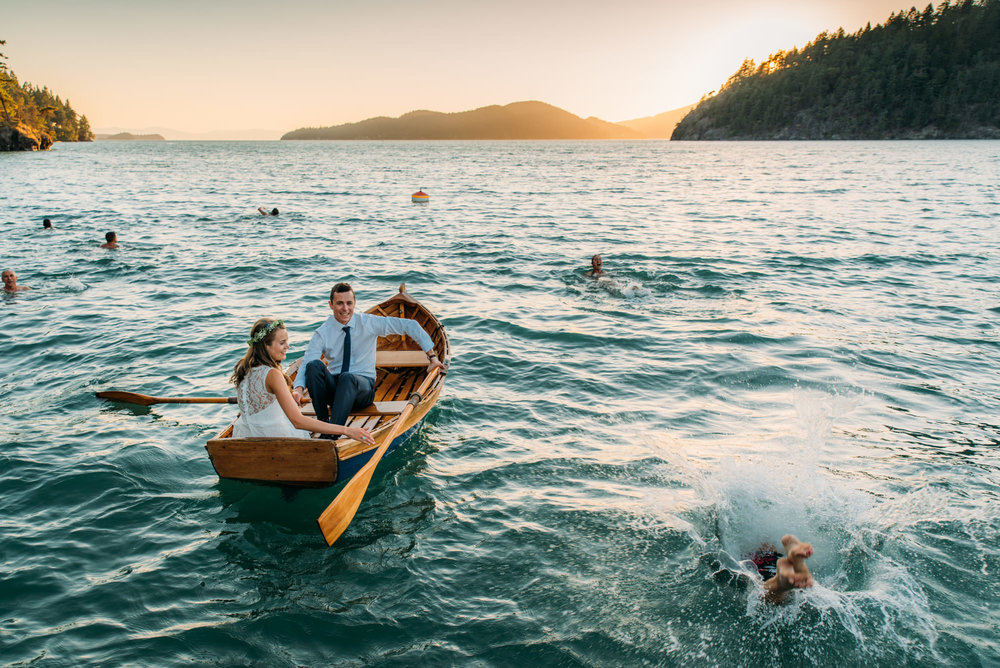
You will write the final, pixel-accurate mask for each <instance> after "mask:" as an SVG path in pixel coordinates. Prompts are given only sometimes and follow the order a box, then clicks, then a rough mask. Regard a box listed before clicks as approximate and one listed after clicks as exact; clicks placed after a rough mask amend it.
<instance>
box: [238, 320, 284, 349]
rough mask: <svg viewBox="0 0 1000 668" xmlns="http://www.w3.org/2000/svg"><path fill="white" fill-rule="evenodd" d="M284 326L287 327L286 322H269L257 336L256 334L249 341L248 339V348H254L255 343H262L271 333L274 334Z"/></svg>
mask: <svg viewBox="0 0 1000 668" xmlns="http://www.w3.org/2000/svg"><path fill="white" fill-rule="evenodd" d="M284 326H285V321H284V320H272V321H271V322H269V323H267V324H266V325H264V326H263V327H261V328H260V330H258V332H257V333H256V334H254V335H253V336H251V337H250V338H249V339H247V345H248V346H252V345H253V344H255V343H260V342H261V341H263V340H264V338H265V337H266V336H267V335H268V334H270V333H271V332H273V331H274V330H276V329H277V328H279V327H284Z"/></svg>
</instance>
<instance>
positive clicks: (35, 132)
mask: <svg viewBox="0 0 1000 668" xmlns="http://www.w3.org/2000/svg"><path fill="white" fill-rule="evenodd" d="M4 44H5V42H4V41H3V40H0V46H3V45H4ZM5 59H6V57H5V56H4V54H3V53H0V150H17V149H25V148H28V149H30V148H48V147H49V146H51V145H52V142H53V141H91V140H93V139H94V133H93V132H91V130H90V123H89V122H88V121H87V117H86V116H80V115H77V113H76V112H75V111H74V110H73V107H72V106H71V105H70V103H69V100H66V101H63V100H62V99H60V98H59V96H58V95H55V94H53V93H52V91H50V90H49V89H48V88H46V87H41V88H39V87H38V86H33V85H31V84H30V83H21V82H19V81H18V79H17V76H16V75H15V74H14V73H13V72H12V71H11V70H10V69H9V68H8V67H7V64H6V62H5Z"/></svg>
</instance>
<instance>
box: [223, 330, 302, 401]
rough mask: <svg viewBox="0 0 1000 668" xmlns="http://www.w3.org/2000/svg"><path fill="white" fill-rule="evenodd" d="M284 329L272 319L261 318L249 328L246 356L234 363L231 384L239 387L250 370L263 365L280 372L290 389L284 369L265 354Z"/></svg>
mask: <svg viewBox="0 0 1000 668" xmlns="http://www.w3.org/2000/svg"><path fill="white" fill-rule="evenodd" d="M284 328H285V323H283V322H282V321H280V320H275V319H274V318H261V319H260V320H258V321H257V322H255V323H254V324H253V327H251V328H250V340H249V341H247V344H248V345H249V347H248V348H247V352H246V355H244V356H243V359H241V360H240V361H239V362H237V363H236V367H235V368H233V375H232V377H230V379H229V380H230V381H231V382H232V383H233V384H235V385H239V384H240V383H241V382H243V379H244V378H246V377H247V374H248V373H250V369H252V368H254V367H255V366H262V365H263V366H269V367H272V368H275V369H277V370H278V371H281V375H282V376H284V377H285V382H286V383H288V389H292V381H291V379H290V378H289V377H288V375H287V374H286V373H285V371H284V369H282V368H281V365H280V364H278V362H276V361H275V360H274V358H273V357H271V353H269V352H267V346H269V345H270V344H271V343H272V342H273V341H274V337H275V336H277V335H278V330H281V329H284Z"/></svg>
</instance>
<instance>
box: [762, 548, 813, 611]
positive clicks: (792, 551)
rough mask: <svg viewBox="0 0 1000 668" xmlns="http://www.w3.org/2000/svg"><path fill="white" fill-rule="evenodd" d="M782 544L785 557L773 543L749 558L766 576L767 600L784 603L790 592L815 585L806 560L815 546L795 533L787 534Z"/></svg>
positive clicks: (765, 595)
mask: <svg viewBox="0 0 1000 668" xmlns="http://www.w3.org/2000/svg"><path fill="white" fill-rule="evenodd" d="M781 545H782V546H783V547H784V548H785V555H784V556H783V555H782V554H781V553H780V552H778V551H777V549H775V547H774V546H773V545H762V546H761V548H760V549H759V550H757V552H755V553H754V554H753V555H751V557H750V560H751V561H753V563H754V565H755V566H757V572H758V573H760V576H761V578H763V579H764V600H765V601H767V602H768V603H774V604H778V603H781V602H782V601H783V600H784V598H785V594H786V593H787V592H790V591H791V590H793V589H805V588H806V587H812V586H813V578H812V574H811V573H810V572H809V567H808V566H806V559H808V558H809V557H811V556H812V554H813V548H812V545H810V544H809V543H803V542H802V541H800V540H799V539H798V538H796V537H795V536H793V535H792V534H787V535H785V536H784V537H783V538H782V539H781Z"/></svg>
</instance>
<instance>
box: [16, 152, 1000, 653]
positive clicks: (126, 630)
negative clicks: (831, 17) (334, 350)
mask: <svg viewBox="0 0 1000 668" xmlns="http://www.w3.org/2000/svg"><path fill="white" fill-rule="evenodd" d="M998 183H1000V142H898V143H878V142H871V143H865V142H858V143H855V142H836V143H833V142H831V143H796V142H790V143H743V144H735V143H713V144H695V143H669V142H653V141H650V142H593V143H592V142H565V143H562V142H539V143H534V142H509V143H508V142H468V143H452V142H439V143H422V142H409V143H379V142H342V143H341V142H329V143H323V142H320V143H312V142H263V143H252V142H248V143H241V142H232V143H226V142H218V143H194V142H189V143H184V142H164V143H116V142H107V143H95V144H80V145H67V144H58V145H56V147H55V149H54V150H52V151H49V152H44V153H32V154H16V155H15V154H0V231H2V236H0V248H2V256H0V257H2V258H3V260H2V261H3V265H4V267H11V268H14V269H15V270H16V271H17V273H18V278H19V282H20V283H22V284H24V285H29V286H31V287H32V288H34V290H32V291H30V292H23V293H19V294H16V295H3V296H0V318H2V323H3V325H2V328H0V349H2V351H3V352H2V355H0V363H2V379H3V380H2V385H0V429H2V444H0V475H2V494H0V525H2V527H3V529H2V531H3V535H2V541H0V556H2V564H3V566H2V571H0V659H2V660H3V662H5V663H9V664H14V665H18V664H28V663H32V662H37V663H38V664H40V665H66V666H78V665H105V666H107V665H144V666H180V665H190V664H198V663H207V664H222V665H240V664H248V663H255V664H259V665H269V666H298V665H330V664H339V665H352V664H354V665H360V664H365V665H388V666H391V665H398V666H409V665H453V664H458V665H469V664H472V665H490V666H493V665H495V666H507V665H517V664H520V665H540V664H541V665H565V666H575V665H587V666H589V665H594V666H607V665H639V664H652V665H678V664H685V665H716V664H736V665H769V664H774V665H777V664H786V665H787V664H796V665H797V664H824V665H831V664H841V665H843V664H859V663H868V664H873V665H892V664H901V663H908V664H911V665H927V666H933V665H941V664H946V665H955V666H965V665H977V664H984V665H986V664H997V663H1000V639H998V633H997V628H998V626H1000V584H998V582H1000V580H998V575H1000V510H998V508H1000V494H998V487H997V485H998V483H1000V475H998V465H1000V453H998V450H1000V374H998V371H997V369H998V364H997V362H998V353H1000V296H998V286H997V281H998V279H1000V230H998V228H1000V225H998V223H1000V197H998V195H1000V187H998V185H997V184H998ZM418 188H423V189H424V190H425V191H427V192H428V193H429V194H430V196H431V199H430V203H429V204H426V205H420V204H411V203H410V201H409V194H410V193H411V192H413V191H414V190H416V189H418ZM258 206H265V207H267V208H271V207H278V208H279V209H280V210H281V215H280V216H278V217H276V218H274V217H268V218H264V217H262V216H260V215H258V214H257V213H256V208H257V207H258ZM43 216H48V217H50V218H52V220H53V222H54V224H55V228H56V229H54V230H52V231H49V232H42V230H41V220H42V217H43ZM108 230H115V231H117V232H118V235H119V238H120V241H121V245H122V249H121V250H120V251H117V252H114V251H106V250H101V249H99V248H98V244H99V243H100V241H102V239H103V235H104V232H106V231H108ZM598 252H600V253H603V254H604V259H605V268H606V269H607V270H609V271H610V272H611V274H612V276H611V277H610V278H608V279H603V280H599V281H593V280H590V279H586V278H584V277H583V271H584V269H585V268H586V266H587V265H588V261H589V257H590V256H591V255H592V254H594V253H598ZM338 280H349V281H351V282H352V283H353V284H354V285H355V287H356V288H357V296H358V300H359V305H360V306H361V307H362V308H367V307H368V306H371V305H372V304H374V303H376V302H378V301H381V300H382V299H384V298H386V297H388V296H390V295H391V294H393V293H394V292H395V290H396V288H397V287H398V285H399V284H400V283H402V282H405V283H406V284H407V287H408V290H409V291H410V293H411V294H412V295H414V296H415V297H417V298H419V299H420V300H422V301H423V302H424V303H425V304H426V305H428V306H429V307H431V308H432V310H434V312H435V313H436V314H437V315H438V316H439V317H440V318H441V320H442V322H443V323H444V324H445V326H446V327H447V328H448V331H449V335H450V337H451V341H452V347H453V353H454V358H453V360H452V366H451V371H450V373H449V375H448V381H447V384H446V388H445V392H444V393H443V395H442V399H441V401H440V402H439V403H438V405H437V407H436V408H435V409H434V411H433V412H432V413H431V414H430V416H429V418H428V420H427V421H426V423H425V425H424V427H423V429H422V430H421V431H420V432H419V433H418V434H417V435H416V436H414V437H413V438H412V439H411V440H410V441H409V442H408V443H407V444H406V445H405V446H403V447H402V448H400V449H399V450H397V451H396V452H394V453H393V454H391V455H390V456H388V457H386V459H384V460H383V461H382V463H381V464H380V465H379V467H378V469H377V471H376V473H375V477H374V479H373V481H372V484H371V486H370V488H369V491H368V495H367V497H366V498H365V501H364V503H363V504H362V506H361V508H360V510H359V511H358V514H357V516H356V518H355V520H354V522H353V524H352V525H351V526H350V528H349V529H348V530H347V532H346V533H345V534H344V536H343V537H342V538H341V540H340V541H339V542H338V543H337V544H336V545H335V546H334V547H333V548H330V549H328V548H327V547H326V544H325V542H324V541H323V539H322V536H321V535H320V533H319V531H318V529H317V526H316V523H315V519H316V517H317V515H318V514H319V513H320V512H321V511H322V509H323V508H324V507H325V506H326V505H327V503H329V502H330V500H331V499H332V498H333V497H334V495H335V494H336V492H337V488H332V489H331V488H327V489H319V490H304V491H299V492H292V491H289V490H282V489H281V488H276V487H268V486H263V485H257V484H250V483H241V482H235V481H223V480H219V478H218V477H217V476H216V475H215V472H214V470H213V469H212V466H211V464H210V462H209V460H208V457H207V455H206V453H205V449H204V443H205V440H206V439H207V438H209V437H211V436H213V435H214V434H215V433H217V432H218V431H219V430H220V429H221V428H222V427H223V426H225V424H227V423H228V422H229V421H230V420H231V419H232V418H233V417H234V414H235V407H233V406H228V405H224V406H218V405H157V406H152V407H148V408H138V407H135V408H129V407H127V406H124V405H119V404H107V403H103V402H101V401H99V400H97V399H96V398H95V397H94V392H95V391H97V390H102V389H110V388H115V389H126V390H132V391H136V392H141V393H145V394H152V395H157V396H190V395H195V396H199V395H200V396H204V395H216V396H225V395H228V394H231V393H232V391H233V390H232V388H231V386H229V385H228V384H227V378H228V375H229V373H230V371H231V369H232V366H233V364H234V363H235V362H236V360H237V359H238V358H239V356H240V355H241V354H242V352H243V350H244V347H245V344H244V340H245V339H246V336H247V332H248V330H249V327H250V325H251V323H252V322H253V321H254V320H255V319H256V318H257V317H259V316H262V315H276V316H279V317H282V318H284V319H285V320H286V322H287V323H288V325H289V328H290V333H291V336H292V346H293V351H292V353H291V355H290V358H291V359H294V358H296V357H298V356H300V355H301V354H302V352H303V350H304V348H305V344H306V342H307V340H308V336H309V334H310V332H311V330H312V329H314V328H315V327H316V326H318V325H319V323H320V322H322V320H323V319H324V318H325V317H326V316H327V315H328V314H329V310H328V308H327V306H326V298H327V294H328V292H329V288H330V286H331V285H332V284H333V283H334V282H336V281H338ZM786 532H792V533H795V534H797V535H799V536H800V537H801V538H803V539H804V540H809V541H812V543H813V545H814V546H815V548H816V554H815V556H814V557H813V558H812V559H811V565H812V569H813V575H814V577H815V580H816V586H815V587H813V588H812V589H810V590H807V591H804V592H801V593H796V594H795V595H794V596H793V597H791V599H790V600H789V602H788V603H787V604H785V605H782V606H777V607H775V606H770V605H766V604H764V603H762V601H761V586H760V583H759V581H757V580H754V579H753V578H750V577H747V576H746V575H745V574H744V573H743V571H742V569H741V567H740V565H739V563H738V562H739V560H740V559H742V558H744V557H745V555H746V554H747V553H748V552H751V551H753V550H754V549H755V548H756V547H757V546H759V545H761V544H762V543H767V542H775V541H777V540H778V539H780V537H781V535H782V534H783V533H786Z"/></svg>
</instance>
